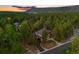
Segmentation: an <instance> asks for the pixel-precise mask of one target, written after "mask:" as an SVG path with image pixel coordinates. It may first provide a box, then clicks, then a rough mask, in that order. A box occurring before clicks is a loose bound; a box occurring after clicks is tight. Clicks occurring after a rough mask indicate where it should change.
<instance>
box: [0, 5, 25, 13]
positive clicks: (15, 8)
mask: <svg viewBox="0 0 79 59" xmlns="http://www.w3.org/2000/svg"><path fill="white" fill-rule="evenodd" d="M0 11H12V12H24V11H26V10H24V9H20V8H17V7H11V6H0Z"/></svg>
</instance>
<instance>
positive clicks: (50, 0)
mask: <svg viewBox="0 0 79 59" xmlns="http://www.w3.org/2000/svg"><path fill="white" fill-rule="evenodd" d="M78 4H79V1H78V0H0V5H21V6H22V5H23V6H25V5H29V6H38V7H40V6H41V7H42V6H53V7H54V6H56V7H57V6H63V5H78Z"/></svg>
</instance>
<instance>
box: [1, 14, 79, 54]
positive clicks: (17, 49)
mask: <svg viewBox="0 0 79 59" xmlns="http://www.w3.org/2000/svg"><path fill="white" fill-rule="evenodd" d="M78 26H79V13H39V14H27V13H0V53H24V52H25V49H24V48H23V47H22V45H21V43H22V42H23V41H25V42H26V43H28V44H32V45H34V46H37V45H38V40H37V36H36V35H35V32H36V31H39V30H40V29H43V28H45V29H46V30H50V31H51V33H52V35H51V37H52V38H54V39H55V40H57V41H59V42H63V41H65V40H66V39H67V38H69V37H71V36H72V35H73V30H74V29H75V28H78ZM44 34H45V35H44ZM44 34H43V35H44V36H45V37H44V36H43V38H44V41H45V39H46V38H47V37H46V36H47V33H45V32H44Z"/></svg>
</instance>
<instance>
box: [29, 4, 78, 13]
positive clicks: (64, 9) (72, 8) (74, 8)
mask: <svg viewBox="0 0 79 59" xmlns="http://www.w3.org/2000/svg"><path fill="white" fill-rule="evenodd" d="M28 12H30V13H32V12H34V13H35V12H43V13H44V12H45V13H46V12H79V5H75V6H65V7H48V8H32V9H31V10H29V11H28Z"/></svg>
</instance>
